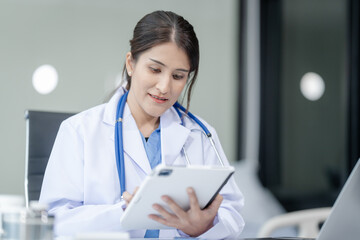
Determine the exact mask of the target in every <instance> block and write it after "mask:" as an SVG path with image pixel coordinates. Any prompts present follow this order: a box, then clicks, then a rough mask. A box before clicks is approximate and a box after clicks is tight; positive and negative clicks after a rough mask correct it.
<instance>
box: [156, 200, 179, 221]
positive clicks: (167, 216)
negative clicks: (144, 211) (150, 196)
mask: <svg viewBox="0 0 360 240" xmlns="http://www.w3.org/2000/svg"><path fill="white" fill-rule="evenodd" d="M153 209H155V210H156V211H157V212H158V213H159V214H160V215H161V216H162V217H163V218H164V219H167V220H169V219H172V218H174V217H175V216H174V215H173V214H171V213H169V212H168V211H167V210H166V209H165V208H163V207H162V206H161V205H159V204H154V205H153Z"/></svg>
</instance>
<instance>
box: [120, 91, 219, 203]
mask: <svg viewBox="0 0 360 240" xmlns="http://www.w3.org/2000/svg"><path fill="white" fill-rule="evenodd" d="M128 94H129V91H127V92H126V93H124V94H123V95H122V96H121V98H120V100H119V102H118V105H117V109H116V123H115V157H116V167H117V170H118V175H119V180H120V190H121V195H120V196H122V195H123V193H124V192H125V163H124V143H123V127H122V126H123V125H122V123H123V115H124V109H125V104H126V99H127V96H128ZM173 107H174V108H175V110H176V112H177V113H178V115H179V117H180V119H181V125H183V126H184V122H183V119H182V117H183V115H184V114H183V113H181V111H182V112H184V113H186V115H188V116H189V117H190V119H192V120H193V121H195V122H196V123H197V124H198V125H199V126H200V127H201V129H202V130H203V131H201V130H200V131H201V132H202V133H203V134H205V135H206V136H207V137H208V139H209V141H210V143H211V146H212V147H213V149H214V151H215V153H216V156H217V158H218V159H219V162H220V163H221V165H222V166H224V163H223V161H222V159H221V157H220V155H219V152H218V151H217V149H216V146H215V142H214V140H213V138H212V135H211V133H210V131H209V129H207V127H206V126H205V125H204V124H203V123H202V122H201V121H200V120H199V119H198V118H197V117H196V116H194V115H193V114H192V113H190V112H186V109H185V108H184V107H183V106H181V104H180V103H178V102H176V103H175V104H174V105H173ZM180 110H181V111H180ZM195 130H196V129H195ZM182 150H183V152H184V156H185V159H186V163H187V165H190V161H189V158H188V156H187V153H186V151H185V148H184V147H183V148H182Z"/></svg>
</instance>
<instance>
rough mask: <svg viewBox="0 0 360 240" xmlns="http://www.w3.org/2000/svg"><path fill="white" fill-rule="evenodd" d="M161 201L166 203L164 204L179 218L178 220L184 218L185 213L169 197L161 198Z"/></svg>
mask: <svg viewBox="0 0 360 240" xmlns="http://www.w3.org/2000/svg"><path fill="white" fill-rule="evenodd" d="M161 199H162V200H163V201H164V202H166V204H167V205H168V206H169V208H170V209H171V211H173V213H174V214H175V215H176V216H177V217H179V218H185V216H186V212H185V211H184V210H183V209H182V208H181V207H180V206H179V205H178V204H177V203H176V202H175V201H174V200H172V198H171V197H169V196H162V197H161Z"/></svg>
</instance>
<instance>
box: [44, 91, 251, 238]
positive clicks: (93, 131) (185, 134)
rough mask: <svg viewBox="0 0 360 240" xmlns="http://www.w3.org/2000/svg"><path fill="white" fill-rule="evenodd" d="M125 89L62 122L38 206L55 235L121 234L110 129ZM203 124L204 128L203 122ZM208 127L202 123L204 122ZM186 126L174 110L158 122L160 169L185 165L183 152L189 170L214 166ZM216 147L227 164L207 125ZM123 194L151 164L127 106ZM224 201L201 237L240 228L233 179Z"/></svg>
mask: <svg viewBox="0 0 360 240" xmlns="http://www.w3.org/2000/svg"><path fill="white" fill-rule="evenodd" d="M123 92H124V90H123V89H121V88H120V89H119V90H118V91H117V93H116V94H115V95H114V96H113V97H112V98H111V99H110V101H109V102H108V103H107V104H102V105H100V106H97V107H94V108H91V109H89V110H87V111H84V112H81V113H79V114H77V115H75V116H72V117H70V118H69V119H67V120H65V121H64V122H63V123H62V124H61V126H60V129H59V132H58V135H57V137H56V140H55V143H54V147H53V150H52V152H51V156H50V159H49V163H48V165H47V168H46V172H45V176H44V181H43V186H42V190H41V195H40V202H44V203H47V204H48V205H49V212H50V213H52V214H55V217H56V221H55V234H56V235H57V236H68V235H74V234H77V233H85V232H105V231H123V230H122V229H121V226H120V217H121V215H122V214H123V211H124V210H123V208H122V207H123V205H124V203H123V201H120V184H119V178H118V172H117V167H116V160H115V147H114V126H115V119H116V106H117V103H118V100H119V98H120V96H121V95H122V94H123ZM202 122H203V123H205V122H204V121H203V120H202ZM205 124H206V123H205ZM184 125H185V127H184V126H182V125H181V121H180V118H179V116H178V114H177V113H176V111H175V110H174V108H170V109H169V110H167V111H166V112H165V113H164V114H163V115H162V116H161V117H160V127H161V154H162V164H167V165H184V164H186V160H185V158H184V157H183V154H181V149H182V147H183V146H185V148H186V149H187V154H188V156H189V160H190V162H191V164H193V165H204V164H206V165H218V164H219V162H218V159H217V157H216V155H215V152H214V150H213V148H212V147H211V145H210V142H209V140H208V139H207V138H206V137H205V136H204V135H203V134H201V133H200V132H199V131H193V132H191V131H190V130H191V129H194V128H196V129H200V127H199V126H198V125H197V124H196V123H193V122H192V121H191V120H189V119H187V118H185V119H184ZM206 126H207V127H208V128H209V130H210V132H211V133H212V134H213V138H214V141H215V143H216V145H217V148H218V150H219V152H220V155H221V156H222V159H223V160H224V161H225V164H229V163H228V161H227V160H226V157H225V154H224V152H223V150H222V148H221V146H220V142H219V139H218V137H217V134H216V132H215V130H214V129H213V128H212V127H210V126H209V125H208V124H206ZM123 142H124V153H125V154H124V156H125V172H126V174H125V177H126V190H127V191H128V192H130V193H132V192H133V190H134V189H135V187H136V186H140V184H141V182H142V181H143V180H144V178H145V177H146V175H148V174H149V173H150V172H151V168H150V164H149V162H148V160H147V155H146V152H145V149H144V146H143V142H142V140H141V136H140V133H139V130H138V128H137V126H136V122H135V120H134V118H133V117H132V115H131V112H130V109H129V107H128V106H127V105H126V106H125V110H124V120H123ZM220 194H221V195H222V196H223V198H224V200H223V202H222V204H221V206H220V208H219V211H218V215H217V217H216V218H215V221H214V224H215V225H214V227H213V228H211V229H210V230H208V231H207V232H206V233H204V234H203V235H201V236H200V237H201V238H212V239H220V238H227V237H236V236H237V235H239V234H240V233H241V231H242V229H243V227H244V221H243V219H242V217H241V215H240V209H241V208H242V206H243V203H244V201H243V196H242V194H241V192H240V190H239V189H238V187H237V186H236V183H235V181H234V179H233V177H232V178H231V179H230V180H229V182H228V183H227V184H226V185H225V186H224V188H223V189H222V190H221V192H220ZM145 231H146V230H145V229H144V230H136V231H130V232H129V233H130V236H131V237H140V238H142V237H143V236H144V234H145ZM179 236H184V235H183V233H182V232H181V231H177V230H176V229H169V230H161V231H160V237H179Z"/></svg>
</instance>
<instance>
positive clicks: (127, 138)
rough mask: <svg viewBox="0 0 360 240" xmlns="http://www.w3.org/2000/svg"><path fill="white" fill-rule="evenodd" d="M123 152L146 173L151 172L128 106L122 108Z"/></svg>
mask: <svg viewBox="0 0 360 240" xmlns="http://www.w3.org/2000/svg"><path fill="white" fill-rule="evenodd" d="M123 141H124V152H125V154H128V155H129V156H130V158H131V159H132V160H133V161H134V162H135V163H136V164H137V165H138V166H139V167H140V168H141V169H142V170H143V171H144V172H145V173H147V174H149V173H150V172H151V167H150V163H149V160H148V158H147V155H146V152H145V148H144V144H143V141H142V139H141V135H140V132H139V129H138V128H137V125H136V122H135V119H134V118H133V117H132V115H131V112H130V109H129V106H128V105H127V104H126V105H125V109H124V122H123Z"/></svg>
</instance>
